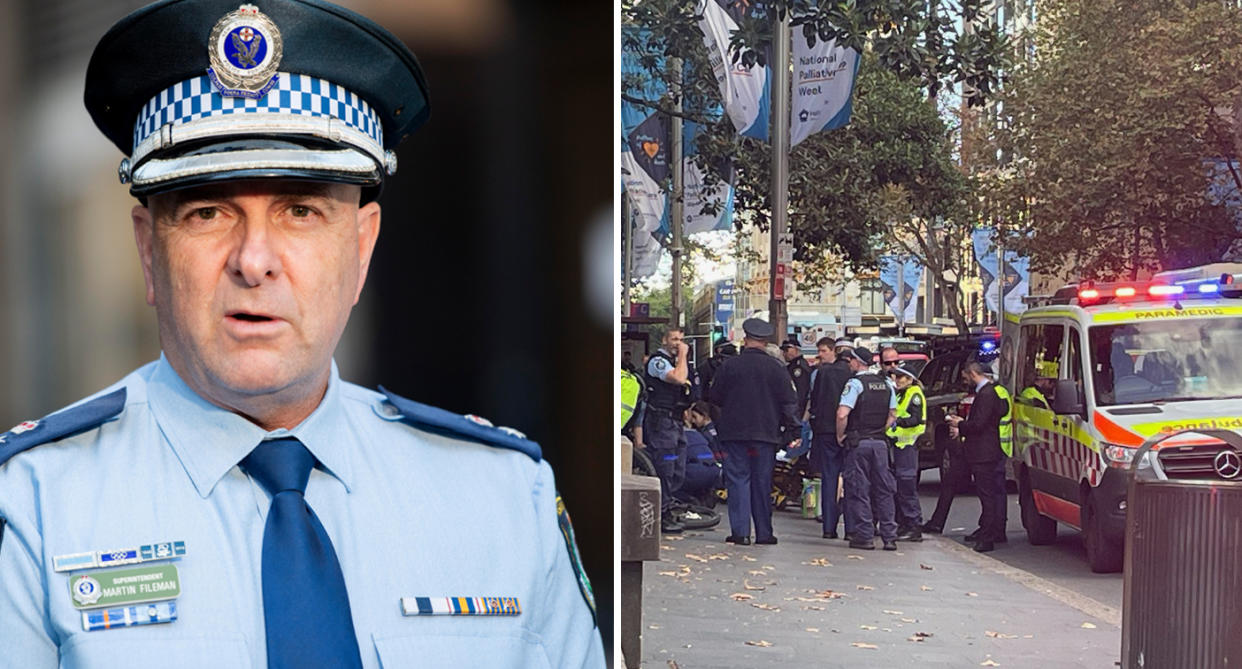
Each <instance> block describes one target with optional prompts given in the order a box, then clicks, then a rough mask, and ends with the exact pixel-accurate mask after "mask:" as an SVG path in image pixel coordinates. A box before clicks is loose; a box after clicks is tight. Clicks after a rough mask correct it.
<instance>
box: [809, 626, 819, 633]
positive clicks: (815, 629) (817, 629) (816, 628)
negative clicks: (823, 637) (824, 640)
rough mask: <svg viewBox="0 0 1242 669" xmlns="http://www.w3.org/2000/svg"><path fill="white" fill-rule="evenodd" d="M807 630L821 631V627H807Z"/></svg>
mask: <svg viewBox="0 0 1242 669" xmlns="http://www.w3.org/2000/svg"><path fill="white" fill-rule="evenodd" d="M806 631H808V632H818V631H819V628H818V627H808V628H806Z"/></svg>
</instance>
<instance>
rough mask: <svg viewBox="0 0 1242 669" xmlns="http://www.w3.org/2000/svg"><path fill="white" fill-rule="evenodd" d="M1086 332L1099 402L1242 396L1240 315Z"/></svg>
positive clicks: (1127, 324) (1107, 403)
mask: <svg viewBox="0 0 1242 669" xmlns="http://www.w3.org/2000/svg"><path fill="white" fill-rule="evenodd" d="M1088 337H1089V340H1090V343H1091V371H1092V381H1093V383H1094V386H1095V403H1096V405H1097V406H1113V405H1117V404H1142V403H1149V402H1157V403H1158V402H1174V401H1179V400H1195V399H1220V398H1225V397H1240V396H1242V318H1185V319H1161V320H1152V321H1147V322H1143V323H1126V324H1122V325H1098V326H1095V327H1093V328H1091V330H1090V334H1089V335H1088Z"/></svg>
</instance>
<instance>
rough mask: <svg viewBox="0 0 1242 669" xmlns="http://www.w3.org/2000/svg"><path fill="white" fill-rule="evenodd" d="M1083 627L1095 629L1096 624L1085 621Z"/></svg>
mask: <svg viewBox="0 0 1242 669" xmlns="http://www.w3.org/2000/svg"><path fill="white" fill-rule="evenodd" d="M1082 628H1083V629H1085V630H1093V629H1095V625H1093V624H1092V623H1083V624H1082Z"/></svg>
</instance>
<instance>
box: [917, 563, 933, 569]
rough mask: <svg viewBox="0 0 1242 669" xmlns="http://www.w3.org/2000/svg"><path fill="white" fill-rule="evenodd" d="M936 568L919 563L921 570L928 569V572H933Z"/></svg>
mask: <svg viewBox="0 0 1242 669" xmlns="http://www.w3.org/2000/svg"><path fill="white" fill-rule="evenodd" d="M934 568H935V567H932V566H931V565H929V564H923V563H922V562H920V563H919V569H926V570H927V571H931V570H932V569H934Z"/></svg>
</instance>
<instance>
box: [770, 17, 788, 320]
mask: <svg viewBox="0 0 1242 669" xmlns="http://www.w3.org/2000/svg"><path fill="white" fill-rule="evenodd" d="M772 18H773V20H774V21H775V22H776V34H775V36H774V40H773V42H774V43H773V49H772V122H771V125H770V126H769V127H770V128H771V137H770V139H771V140H772V184H771V192H770V194H769V199H770V200H771V202H772V227H771V230H770V234H771V236H772V239H771V245H770V249H769V253H768V255H769V256H770V258H771V277H770V279H769V281H768V286H769V289H768V319H769V321H770V322H771V323H772V337H773V339H774V341H777V342H779V341H781V340H783V339H784V338H785V333H786V330H788V328H789V314H788V313H787V312H786V309H785V304H786V303H785V300H786V297H785V295H786V294H787V293H788V292H789V285H788V284H789V283H790V282H789V278H790V277H788V276H786V277H784V281H785V283H786V285H783V286H782V291H781V293H780V297H779V298H778V297H777V292H776V277H777V272H778V270H777V266H778V265H779V263H780V258H779V248H778V247H779V243H780V238H781V236H782V235H784V234H785V233H786V232H787V231H788V230H789V15H788V14H786V15H785V17H784V18H780V17H777V16H773V17H772Z"/></svg>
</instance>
